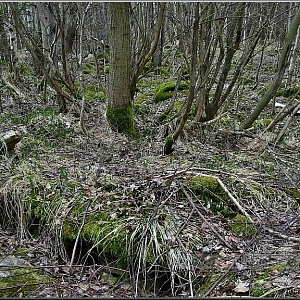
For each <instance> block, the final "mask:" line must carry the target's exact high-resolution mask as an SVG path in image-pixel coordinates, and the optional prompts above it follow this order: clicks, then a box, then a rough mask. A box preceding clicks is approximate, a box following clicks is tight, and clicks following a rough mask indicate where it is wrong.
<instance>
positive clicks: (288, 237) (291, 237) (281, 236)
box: [264, 228, 300, 243]
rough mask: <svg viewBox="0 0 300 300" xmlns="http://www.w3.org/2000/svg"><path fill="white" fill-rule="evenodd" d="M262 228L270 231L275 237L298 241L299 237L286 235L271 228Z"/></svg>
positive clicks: (299, 240)
mask: <svg viewBox="0 0 300 300" xmlns="http://www.w3.org/2000/svg"><path fill="white" fill-rule="evenodd" d="M264 229H265V230H267V231H268V232H269V233H271V234H273V235H275V236H277V237H280V238H282V239H286V240H289V241H292V242H298V243H299V242H300V238H296V237H293V236H287V235H285V234H282V233H279V232H277V231H274V230H273V229H271V228H264Z"/></svg>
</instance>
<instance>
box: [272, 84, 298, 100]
mask: <svg viewBox="0 0 300 300" xmlns="http://www.w3.org/2000/svg"><path fill="white" fill-rule="evenodd" d="M299 91H300V86H295V87H293V88H290V89H286V90H280V91H278V92H277V93H276V96H282V97H285V98H290V97H294V96H295V95H296V94H297V93H299ZM296 98H297V99H300V93H299V94H298V95H297V96H296Z"/></svg>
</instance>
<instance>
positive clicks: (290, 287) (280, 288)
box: [259, 285, 295, 298]
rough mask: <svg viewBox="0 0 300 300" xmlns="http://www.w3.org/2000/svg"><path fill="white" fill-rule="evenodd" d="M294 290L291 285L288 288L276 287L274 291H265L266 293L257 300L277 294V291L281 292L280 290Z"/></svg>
mask: <svg viewBox="0 0 300 300" xmlns="http://www.w3.org/2000/svg"><path fill="white" fill-rule="evenodd" d="M293 288H295V286H293V285H288V286H280V287H277V288H275V289H272V290H270V291H267V292H266V293H264V294H263V295H261V296H259V298H264V297H266V296H268V295H270V294H272V293H275V292H278V291H281V290H287V289H293Z"/></svg>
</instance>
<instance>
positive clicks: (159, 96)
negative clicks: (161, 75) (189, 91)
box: [154, 81, 175, 102]
mask: <svg viewBox="0 0 300 300" xmlns="http://www.w3.org/2000/svg"><path fill="white" fill-rule="evenodd" d="M174 89H175V82H174V81H171V82H165V83H162V84H161V85H159V86H158V87H157V89H156V92H155V95H154V100H155V101H156V102H161V101H164V100H166V99H169V98H171V97H172V96H173V91H174Z"/></svg>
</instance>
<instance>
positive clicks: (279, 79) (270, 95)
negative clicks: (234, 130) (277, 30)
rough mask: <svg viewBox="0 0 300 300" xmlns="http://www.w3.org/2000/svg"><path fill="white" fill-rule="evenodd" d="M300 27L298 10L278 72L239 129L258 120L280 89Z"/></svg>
mask: <svg viewBox="0 0 300 300" xmlns="http://www.w3.org/2000/svg"><path fill="white" fill-rule="evenodd" d="M299 25H300V10H298V11H297V12H296V14H295V16H294V18H293V20H292V22H291V25H290V28H289V30H288V33H287V35H286V38H285V43H284V47H283V50H282V53H281V57H280V60H279V64H278V70H277V74H276V77H275V79H274V81H273V83H272V85H271V87H270V88H269V89H268V90H267V91H266V93H265V94H264V96H263V98H262V100H261V101H260V102H259V103H258V104H257V106H256V108H255V110H254V111H253V112H252V114H251V115H250V117H249V118H248V119H247V120H246V121H245V122H244V124H242V126H241V129H247V128H249V127H250V126H251V125H252V124H253V123H254V122H255V120H256V119H257V118H258V116H259V115H260V113H261V112H262V111H263V110H264V108H265V107H266V106H267V105H268V103H269V102H270V101H271V99H272V98H273V96H274V94H275V93H276V91H277V90H278V88H279V87H280V84H281V82H282V78H283V75H284V73H285V69H286V67H287V63H288V58H289V53H290V51H291V48H292V46H293V43H294V41H295V39H296V36H297V31H298V27H299Z"/></svg>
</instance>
